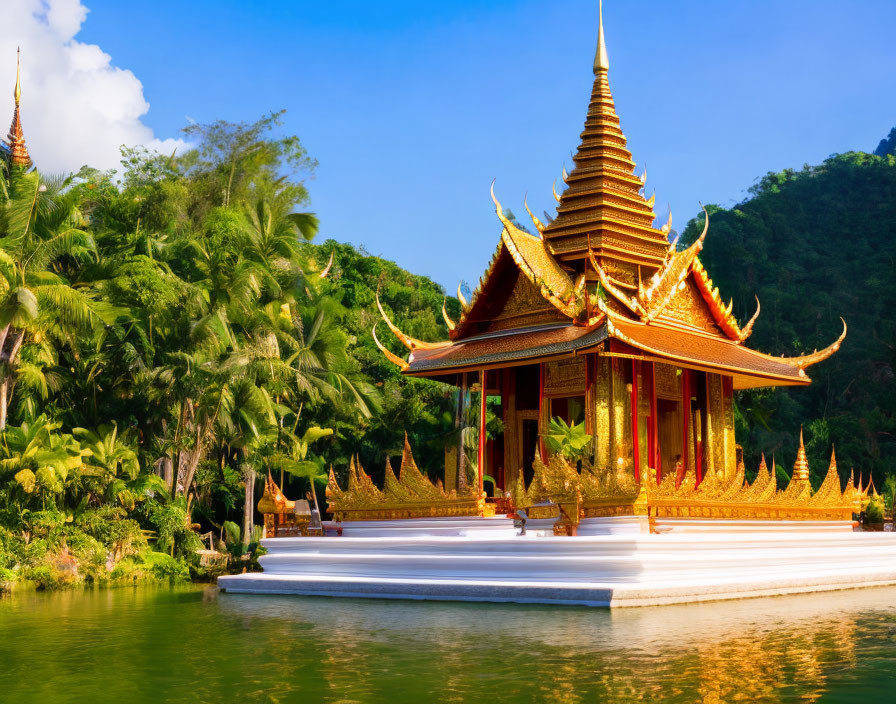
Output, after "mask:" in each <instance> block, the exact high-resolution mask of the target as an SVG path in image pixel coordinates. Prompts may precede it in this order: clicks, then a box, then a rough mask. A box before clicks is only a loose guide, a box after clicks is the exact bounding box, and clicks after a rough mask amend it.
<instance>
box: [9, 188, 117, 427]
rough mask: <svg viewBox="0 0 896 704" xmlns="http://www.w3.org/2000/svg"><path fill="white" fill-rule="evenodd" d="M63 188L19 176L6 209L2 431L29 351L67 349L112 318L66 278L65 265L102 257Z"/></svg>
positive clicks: (109, 310)
mask: <svg viewBox="0 0 896 704" xmlns="http://www.w3.org/2000/svg"><path fill="white" fill-rule="evenodd" d="M62 187H63V184H62V182H59V181H48V182H44V181H42V179H41V177H40V175H39V174H38V173H36V172H31V173H28V174H16V175H14V177H13V180H12V181H11V183H10V187H9V188H8V189H7V190H6V194H7V197H6V200H5V202H4V203H2V204H0V430H2V429H3V428H5V427H6V423H7V417H8V409H9V402H10V398H11V395H12V390H13V380H14V378H15V374H16V372H17V371H18V365H19V358H20V353H21V350H22V347H23V345H25V344H28V343H34V344H41V343H42V342H43V340H44V339H46V338H48V337H49V338H54V339H55V340H57V341H59V342H62V343H68V342H71V340H72V337H73V335H74V333H75V332H76V331H77V330H83V329H85V328H88V327H90V326H92V325H97V324H101V323H103V322H105V321H111V318H112V311H111V309H110V308H109V307H108V306H103V305H101V304H100V303H98V302H97V301H96V300H94V298H93V297H92V296H91V295H90V294H89V293H87V292H85V291H82V290H79V289H76V288H73V287H72V286H71V285H69V283H68V282H67V281H66V279H65V278H64V276H63V275H62V273H61V272H62V270H63V268H64V266H63V263H62V260H63V259H67V260H73V261H82V260H85V259H89V258H92V257H94V256H95V255H96V246H95V244H94V242H93V238H92V237H91V236H90V235H89V234H88V233H87V232H85V231H84V230H82V229H80V228H79V227H77V225H78V224H79V223H78V220H79V215H78V213H77V210H76V208H75V203H74V201H73V200H72V199H71V198H70V197H67V196H66V195H65V194H64V193H62Z"/></svg>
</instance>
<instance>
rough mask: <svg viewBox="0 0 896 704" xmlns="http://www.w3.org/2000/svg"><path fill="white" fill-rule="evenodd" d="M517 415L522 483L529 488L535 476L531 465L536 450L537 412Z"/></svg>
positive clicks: (525, 412)
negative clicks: (518, 416)
mask: <svg viewBox="0 0 896 704" xmlns="http://www.w3.org/2000/svg"><path fill="white" fill-rule="evenodd" d="M519 415H520V418H519V433H518V437H519V439H520V447H519V456H520V458H521V460H522V470H523V481H524V482H525V486H529V484H530V483H531V481H532V477H533V476H534V475H535V470H534V469H533V468H532V463H533V462H534V461H535V451H536V449H537V448H538V411H524V412H522V413H520V414H519Z"/></svg>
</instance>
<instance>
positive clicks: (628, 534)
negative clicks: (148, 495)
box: [218, 517, 896, 607]
mask: <svg viewBox="0 0 896 704" xmlns="http://www.w3.org/2000/svg"><path fill="white" fill-rule="evenodd" d="M551 523H552V522H551V521H530V522H529V524H528V526H527V534H526V535H525V536H520V535H517V533H518V530H517V529H515V528H514V527H513V522H512V520H510V519H507V518H501V517H498V518H453V519H421V520H402V521H364V522H356V523H345V524H343V535H342V536H341V537H335V536H332V537H331V536H328V537H323V538H273V539H267V540H264V541H263V542H262V544H263V545H264V547H265V548H266V549H267V551H268V553H267V554H266V555H264V556H263V557H261V559H260V562H261V565H262V567H263V568H264V572H263V573H255V574H243V575H232V576H226V577H221V578H219V580H218V584H219V586H220V587H221V589H223V590H225V591H227V592H237V593H252V594H304V595H321V596H342V597H371V598H389V599H437V600H455V601H496V602H522V603H543V604H583V605H590V606H612V607H615V606H647V605H656V604H673V603H684V602H695V601H706V600H714V599H736V598H743V597H754V596H767V595H775V594H794V593H801V592H817V591H829V590H834V589H851V588H856V587H867V586H878V585H885V584H896V534H894V533H857V532H853V530H852V524H851V523H848V522H806V521H800V522H784V521H781V522H770V521H719V520H704V521H701V520H689V519H675V520H672V519H670V520H662V521H660V522H658V523H656V524H655V530H656V531H657V532H655V533H651V532H649V531H648V530H647V523H646V519H639V518H635V517H631V518H597V519H586V520H584V521H582V523H581V525H580V527H579V535H578V536H576V537H554V536H553V534H552V528H551Z"/></svg>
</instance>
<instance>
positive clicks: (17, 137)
mask: <svg viewBox="0 0 896 704" xmlns="http://www.w3.org/2000/svg"><path fill="white" fill-rule="evenodd" d="M21 68H22V54H21V49H16V87H15V90H14V91H13V97H14V98H15V109H14V110H13V113H12V124H11V125H10V126H9V134H8V135H7V136H6V139H7V141H6V142H5V146H6V150H7V152H8V154H7V159H9V165H10V166H18V167H22V168H25V169H27V168H28V167H29V166H31V163H32V162H31V157H30V156H29V155H28V148H27V147H26V146H25V133H24V132H23V131H22V119H21V116H20V115H19V103H20V102H21V100H22V81H21Z"/></svg>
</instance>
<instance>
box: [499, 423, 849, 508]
mask: <svg viewBox="0 0 896 704" xmlns="http://www.w3.org/2000/svg"><path fill="white" fill-rule="evenodd" d="M533 468H534V470H535V473H534V477H533V479H532V482H531V484H530V485H529V487H528V488H525V487H523V486H522V483H521V482H519V483H518V486H517V487H516V490H515V491H514V500H515V502H516V504H517V506H518V507H522V508H527V507H528V508H529V510H530V515H531V516H532V517H533V518H547V517H551V516H553V517H556V516H557V515H558V513H557V508H556V506H563V507H568V506H569V505H571V504H575V505H577V506H578V516H579V517H580V518H592V517H598V516H619V515H647V516H650V517H651V518H719V519H738V520H837V521H848V520H850V519H851V518H852V514H853V513H855V512H858V511H860V510H861V507H862V502H863V498H865V499H866V498H867V492H866V491H862V490H859V489H856V488H855V486H854V484H853V480H852V479H850V481H849V482H848V483H847V485H846V488H845V489H844V490H842V491H841V489H840V479H839V475H838V473H837V462H836V458H835V456H834V455H833V453H832V455H831V464H830V467H829V468H828V473H827V476H826V477H825V480H824V482H823V483H822V485H821V486H820V487H819V489H818V491H817V492H813V491H812V486H811V484H810V483H809V475H808V464H807V462H806V456H805V448H804V447H803V445H802V438H801V442H800V450H799V454H798V457H797V462H796V466H795V468H794V473H793V477H792V479H791V481H790V483H789V484H788V486H787V487H786V488H785V489H783V490H778V488H777V482H776V480H775V475H774V468H772V470H771V471H769V469H768V467H767V466H766V463H765V458H764V457H763V459H762V463H761V464H760V466H759V472H758V473H757V475H756V478H755V479H754V481H753V482H752V483H748V482H747V481H746V479H745V474H746V471H745V468H744V465H743V463H742V462H741V463H740V464H739V465H738V467H737V469H736V471H735V472H734V473H733V474H732V475H731V476H730V477H729V476H726V474H725V472H724V470H723V469H718V470H716V471H713V472H709V473H707V475H706V476H705V477H704V478H703V481H702V482H700V483H699V484H698V483H697V476H696V474H695V472H694V470H693V469H690V470H688V471H687V472H686V473H685V475H684V477H683V479H682V480H681V481H680V482H679V481H678V480H677V477H676V476H675V475H674V474H668V475H666V476H665V477H664V478H663V480H662V481H661V482H659V483H657V480H656V471H655V470H653V469H650V470H649V472H647V473H645V475H649V476H645V477H644V480H643V481H642V482H641V483H640V484H638V483H636V482H635V480H634V477H633V475H632V473H631V472H629V471H624V470H620V471H609V470H607V469H599V468H596V467H594V466H592V465H591V464H590V463H588V462H585V463H583V466H582V468H581V471H579V470H577V468H576V467H575V466H574V465H572V464H570V463H569V462H568V461H566V460H564V459H563V458H562V457H556V456H555V457H552V458H550V459H549V460H548V461H547V462H543V461H542V460H541V459H539V458H536V460H535V462H534V463H533ZM566 513H567V514H568V513H569V509H566Z"/></svg>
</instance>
